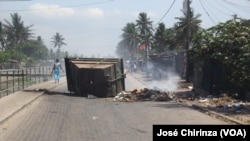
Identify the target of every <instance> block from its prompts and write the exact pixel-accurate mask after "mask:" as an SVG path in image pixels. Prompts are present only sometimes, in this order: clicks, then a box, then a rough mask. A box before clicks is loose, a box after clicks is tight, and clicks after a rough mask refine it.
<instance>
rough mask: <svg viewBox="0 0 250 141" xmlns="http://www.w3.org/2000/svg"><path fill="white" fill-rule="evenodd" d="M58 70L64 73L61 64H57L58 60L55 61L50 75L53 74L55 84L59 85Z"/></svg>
mask: <svg viewBox="0 0 250 141" xmlns="http://www.w3.org/2000/svg"><path fill="white" fill-rule="evenodd" d="M60 69H61V70H62V71H63V72H64V70H63V68H62V66H61V63H60V62H59V59H56V61H55V63H54V66H53V69H52V72H51V74H53V77H54V79H55V83H59V79H60Z"/></svg>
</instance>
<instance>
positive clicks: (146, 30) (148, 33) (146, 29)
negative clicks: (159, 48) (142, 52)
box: [136, 12, 154, 59]
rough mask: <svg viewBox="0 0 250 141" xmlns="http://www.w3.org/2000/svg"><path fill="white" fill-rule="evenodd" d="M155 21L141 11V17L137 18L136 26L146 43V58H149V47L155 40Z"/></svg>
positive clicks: (143, 41)
mask: <svg viewBox="0 0 250 141" xmlns="http://www.w3.org/2000/svg"><path fill="white" fill-rule="evenodd" d="M152 24H153V21H151V20H150V18H148V16H147V13H144V12H142V13H139V17H138V19H137V20H136V26H137V29H138V31H139V34H140V37H141V43H145V44H146V59H148V55H149V49H150V47H151V44H152V42H153V38H152V37H153V31H154V29H153V26H152Z"/></svg>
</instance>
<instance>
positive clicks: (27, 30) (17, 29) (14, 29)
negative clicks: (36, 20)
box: [3, 13, 33, 47]
mask: <svg viewBox="0 0 250 141" xmlns="http://www.w3.org/2000/svg"><path fill="white" fill-rule="evenodd" d="M4 21H5V24H3V26H4V28H5V34H6V36H7V43H8V46H11V47H15V45H16V44H18V43H21V42H23V41H27V40H28V39H29V38H30V37H32V34H33V33H32V32H31V31H32V30H31V27H32V26H33V25H29V26H25V25H24V22H23V21H22V19H21V16H19V15H18V14H17V13H14V14H11V22H9V21H8V20H6V19H5V20H4ZM13 45H14V46H13Z"/></svg>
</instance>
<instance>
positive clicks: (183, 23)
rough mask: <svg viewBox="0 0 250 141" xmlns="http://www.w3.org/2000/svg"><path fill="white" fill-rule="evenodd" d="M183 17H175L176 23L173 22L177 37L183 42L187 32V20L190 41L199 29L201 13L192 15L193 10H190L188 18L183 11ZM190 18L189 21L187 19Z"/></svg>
mask: <svg viewBox="0 0 250 141" xmlns="http://www.w3.org/2000/svg"><path fill="white" fill-rule="evenodd" d="M183 15H184V16H183V17H176V18H175V19H177V20H179V21H178V22H177V23H175V25H174V28H175V29H176V31H177V39H179V41H180V42H185V40H186V37H187V32H188V22H190V25H189V27H190V30H189V41H191V39H192V37H193V35H194V34H195V33H197V32H198V31H200V30H201V26H200V24H201V22H202V21H201V20H199V18H200V17H201V14H197V15H196V16H194V12H193V10H190V18H189V16H188V13H186V12H184V11H183ZM189 20H190V21H189Z"/></svg>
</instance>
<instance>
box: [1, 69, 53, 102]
mask: <svg viewBox="0 0 250 141" xmlns="http://www.w3.org/2000/svg"><path fill="white" fill-rule="evenodd" d="M51 69H52V68H51V67H34V68H25V69H8V70H0V98H1V97H4V96H7V95H9V94H11V93H14V92H16V91H20V90H23V89H24V88H26V87H28V86H31V85H34V84H38V83H43V82H46V81H49V80H51V79H52V77H51Z"/></svg>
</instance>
